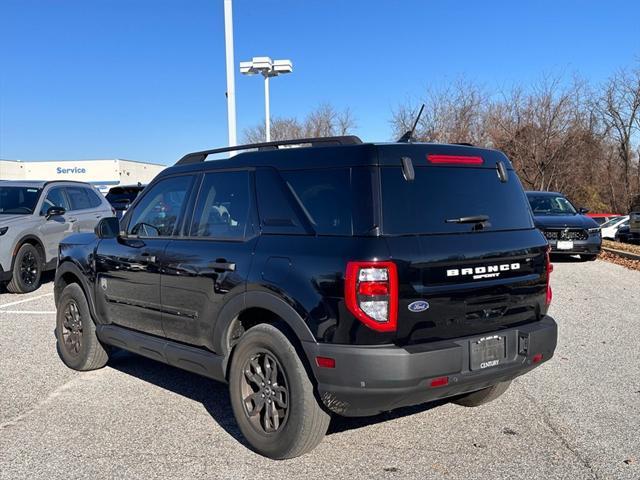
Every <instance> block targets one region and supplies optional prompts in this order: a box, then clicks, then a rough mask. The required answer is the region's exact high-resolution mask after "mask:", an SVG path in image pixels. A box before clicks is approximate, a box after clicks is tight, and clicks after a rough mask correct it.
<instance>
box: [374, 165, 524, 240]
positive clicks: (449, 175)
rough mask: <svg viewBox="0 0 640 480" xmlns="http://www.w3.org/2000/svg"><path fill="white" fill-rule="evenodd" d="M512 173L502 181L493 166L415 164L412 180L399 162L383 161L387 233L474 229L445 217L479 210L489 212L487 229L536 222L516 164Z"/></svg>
mask: <svg viewBox="0 0 640 480" xmlns="http://www.w3.org/2000/svg"><path fill="white" fill-rule="evenodd" d="M508 174H509V175H508V181H507V182H505V183H502V182H500V180H499V178H498V175H497V173H496V170H495V169H490V168H471V167H417V168H415V180H414V181H412V182H408V181H406V180H405V179H404V176H403V174H402V169H401V168H400V167H383V168H381V184H382V217H383V230H384V233H385V234H391V235H406V234H425V233H427V234H428V233H433V234H447V233H465V232H471V231H472V230H473V228H474V225H473V224H461V223H447V220H451V219H455V218H460V217H468V216H475V215H487V216H488V217H489V223H490V226H487V227H486V228H485V230H488V231H496V230H518V229H528V228H533V220H532V218H531V211H530V209H529V204H528V202H527V199H526V196H525V193H524V191H523V189H522V185H521V184H520V181H519V179H518V177H517V176H516V175H515V173H514V172H513V171H512V170H509V171H508Z"/></svg>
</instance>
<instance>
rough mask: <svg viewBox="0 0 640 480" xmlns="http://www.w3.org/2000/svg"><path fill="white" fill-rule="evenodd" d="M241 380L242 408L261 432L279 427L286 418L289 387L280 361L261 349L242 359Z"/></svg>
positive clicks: (282, 426)
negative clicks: (244, 359) (244, 360)
mask: <svg viewBox="0 0 640 480" xmlns="http://www.w3.org/2000/svg"><path fill="white" fill-rule="evenodd" d="M243 371H244V375H243V377H242V380H241V392H242V403H243V406H244V412H245V414H246V415H247V418H248V419H249V422H250V423H251V425H252V426H253V427H254V428H255V429H256V430H258V431H259V432H261V433H265V434H271V433H275V432H278V431H280V430H282V429H283V428H284V427H285V425H286V423H287V420H288V418H289V387H288V384H287V378H286V375H285V373H284V370H283V368H282V366H281V365H280V362H278V360H277V359H276V358H275V356H274V355H273V354H271V353H270V352H268V351H266V350H261V351H258V352H256V353H254V354H253V355H251V357H250V358H249V359H248V360H247V361H246V362H245V364H244V366H243Z"/></svg>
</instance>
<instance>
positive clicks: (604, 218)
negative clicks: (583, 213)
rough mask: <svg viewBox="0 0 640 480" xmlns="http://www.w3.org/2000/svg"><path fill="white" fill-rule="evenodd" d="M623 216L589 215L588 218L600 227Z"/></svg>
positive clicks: (618, 214)
mask: <svg viewBox="0 0 640 480" xmlns="http://www.w3.org/2000/svg"><path fill="white" fill-rule="evenodd" d="M621 216H622V214H620V213H587V217H589V218H592V219H593V220H594V221H595V222H596V223H597V224H598V225H602V224H603V223H605V222H608V221H609V220H613V219H614V218H618V217H621Z"/></svg>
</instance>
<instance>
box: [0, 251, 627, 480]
mask: <svg viewBox="0 0 640 480" xmlns="http://www.w3.org/2000/svg"><path fill="white" fill-rule="evenodd" d="M555 267H556V268H555V272H554V274H553V275H554V276H553V280H552V282H553V285H554V303H553V306H552V309H551V314H552V315H553V316H554V317H555V318H556V319H557V321H558V323H559V325H560V339H559V345H558V349H557V351H556V356H555V358H554V359H553V360H552V361H550V362H548V363H547V364H545V365H543V366H542V367H541V368H539V369H537V370H535V371H533V372H532V373H531V374H529V375H528V376H525V377H522V378H520V379H518V380H517V381H516V382H514V384H513V385H512V388H511V389H510V390H509V391H508V392H507V393H506V394H505V395H504V396H503V397H502V398H500V399H499V400H497V401H496V402H494V403H492V404H489V405H486V406H483V407H480V408H475V409H469V408H464V407H460V406H456V405H452V404H441V405H437V406H433V405H431V406H423V407H419V408H409V409H403V410H401V411H398V412H393V413H389V414H385V415H381V416H378V417H375V418H371V419H334V421H333V422H332V425H331V429H330V433H329V435H328V436H327V437H326V439H325V440H324V442H323V443H322V444H321V445H320V446H319V447H318V448H316V449H315V450H314V451H313V452H311V453H310V454H308V455H306V456H303V457H300V458H297V459H294V460H290V461H283V462H274V461H271V460H267V459H265V458H262V457H260V456H258V455H256V454H254V453H252V452H251V451H249V450H248V449H247V448H246V447H245V446H244V445H243V444H242V440H241V437H240V435H239V432H238V430H237V428H236V425H235V421H234V419H233V415H232V412H231V407H230V405H229V400H228V396H227V393H226V387H225V386H224V385H222V384H218V383H216V382H213V381H211V380H207V379H205V378H201V377H198V376H196V375H192V374H189V373H186V372H181V371H179V370H177V369H174V368H172V367H169V366H165V365H161V364H158V363H155V362H153V361H151V360H146V359H143V358H140V357H136V356H134V355H131V354H127V353H124V352H121V353H119V354H118V355H117V356H116V357H115V358H114V359H113V360H112V361H111V362H110V364H109V365H108V366H107V367H106V368H104V369H102V370H98V371H94V372H90V373H83V374H79V373H76V372H73V371H71V370H68V369H67V368H66V367H64V366H63V364H62V363H61V362H60V361H59V360H58V357H57V354H56V351H55V340H54V337H53V329H54V324H55V314H54V305H53V295H52V290H53V285H52V283H51V282H50V281H49V282H48V283H46V284H45V285H44V286H43V287H42V288H40V289H39V290H38V291H36V292H34V293H31V294H28V295H20V296H18V295H11V294H8V293H2V294H0V478H2V479H17V478H30V479H33V478H47V479H53V478H67V479H68V478H115V477H118V478H252V479H255V478H277V479H283V478H302V477H306V478H339V477H344V478H351V479H354V478H368V477H373V476H375V477H377V478H397V479H401V478H402V479H405V478H421V479H424V478H452V479H455V478H465V479H466V478H480V477H482V478H527V479H529V478H545V479H551V478H558V479H559V478H565V479H574V478H575V479H577V478H580V479H583V478H597V479H605V478H611V479H623V478H628V479H638V478H640V434H639V433H638V432H639V431H640V347H639V345H638V344H639V340H638V338H639V336H638V333H639V332H640V272H637V271H631V270H626V269H624V268H623V267H620V266H618V265H613V264H610V263H606V262H603V261H596V262H588V263H580V262H575V263H574V262H560V263H557V262H556V263H555Z"/></svg>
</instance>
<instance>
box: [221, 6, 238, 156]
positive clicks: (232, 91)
mask: <svg viewBox="0 0 640 480" xmlns="http://www.w3.org/2000/svg"><path fill="white" fill-rule="evenodd" d="M224 43H225V49H226V65H227V124H228V130H229V146H230V147H233V146H235V145H237V144H238V140H237V137H236V85H235V72H234V68H235V61H234V59H233V9H232V5H231V0H224ZM231 154H233V152H231Z"/></svg>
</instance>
